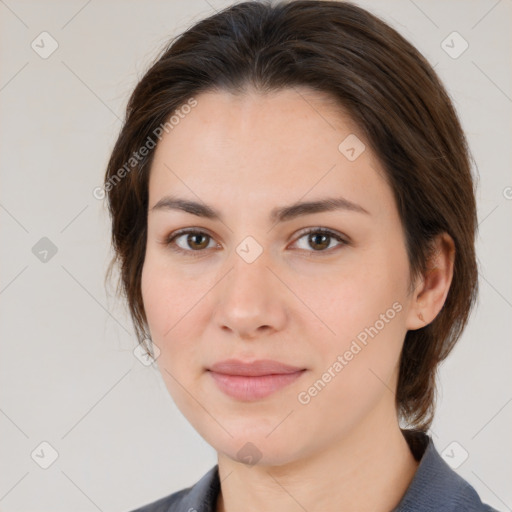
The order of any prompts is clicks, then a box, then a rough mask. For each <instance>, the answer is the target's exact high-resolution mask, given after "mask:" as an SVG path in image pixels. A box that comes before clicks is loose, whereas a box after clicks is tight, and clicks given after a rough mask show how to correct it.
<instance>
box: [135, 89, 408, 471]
mask: <svg viewBox="0 0 512 512" xmlns="http://www.w3.org/2000/svg"><path fill="white" fill-rule="evenodd" d="M195 99H196V100H197V105H196V106H195V107H194V108H192V109H190V112H189V113H188V114H187V115H185V116H182V117H181V118H180V120H179V123H177V124H175V125H174V126H173V128H172V130H169V132H168V133H165V134H164V136H163V137H162V139H161V140H160V142H159V144H158V146H157V148H156V150H155V151H156V153H155V155H154V161H153V165H152V168H151V173H150V183H149V209H148V235H147V249H146V255H145V262H144V267H143V272H142V296H143V301H144V308H145V311H146V316H147V320H148V325H149V329H150V333H151V337H152V340H153V343H154V344H155V345H156V346H157V347H158V348H159V350H160V356H159V357H158V359H157V363H158V366H159V369H160V371H161V373H162V376H163V379H164V381H165V383H166V386H167V388H168V390H169V392H170V394H171V396H172V397H173V399H174V401H175V403H176V405H177V406H178V407H179V409H180V410H181V411H182V413H183V414H184V415H185V417H186V418H187V419H188V420H189V421H190V423H191V424H192V426H193V427H194V428H195V429H196V430H197V431H198V432H199V434H200V435H201V436H202V437H203V438H204V439H205V440H206V441H207V442H208V443H209V444H211V445H212V446H213V447H214V448H215V449H216V450H217V451H218V453H219V454H222V455H223V456H226V457H230V458H231V459H233V460H241V459H242V458H244V457H245V456H249V457H252V459H253V462H258V463H259V464H273V465H276V464H284V463H287V462H288V463H289V462H293V461H298V460H300V459H301V458H304V457H307V456H311V455H313V454H315V453H318V452H319V451H321V450H323V449H328V448H329V447H332V446H334V444H335V443H341V442H343V440H344V439H348V438H349V436H351V435H353V434H354V432H356V431H358V429H363V426H365V425H366V426H367V425H369V424H372V426H373V428H374V427H375V422H380V423H382V422H385V421H389V420H390V419H392V420H395V419H396V415H395V409H394V394H393V390H394V389H395V387H396V379H397V365H398V361H399V356H400V351H401V348H402V343H403V340H404V336H405V334H406V332H407V321H408V313H409V308H410V296H409V293H408V290H409V264H408V259H407V253H406V248H405V239H404V233H403V230H402V225H401V222H400V218H399V216H398V212H397V208H396V205H395V202H394V198H393V194H392V190H391V188H390V187H389V185H388V184H387V182H386V180H385V179H384V174H383V170H382V168H381V167H379V163H378V161H377V159H376V158H375V156H374V155H373V154H372V152H371V150H370V148H369V146H368V144H367V143H366V142H365V141H364V138H363V136H362V134H361V133H360V132H359V131H358V129H357V128H356V127H355V125H354V123H352V122H351V120H350V118H348V117H347V116H346V115H345V114H343V113H342V112H341V111H340V110H338V109H336V108H335V107H334V105H333V104H332V103H330V102H329V101H328V100H329V98H328V97H325V96H322V95H321V94H320V93H318V92H314V91H311V90H308V89H306V88H303V89H300V88H297V89H286V90H282V91H279V92H273V93H271V94H268V95H261V94H258V93H255V92H247V93H245V94H244V95H240V96H234V95H232V94H230V93H227V92H209V93H203V94H201V95H199V96H197V97H196V98H195ZM347 137H349V138H348V139H347ZM355 137H357V139H356V138H355ZM362 144H365V146H366V147H365V148H364V146H363V145H362ZM171 196H172V197H171ZM170 198H172V199H174V200H176V199H180V200H184V201H187V202H197V203H199V205H200V206H202V207H205V205H207V206H208V207H209V210H208V209H206V210H205V209H204V208H203V210H201V208H197V207H195V208H185V209H181V208H179V206H177V203H176V202H174V203H172V202H171V201H170V200H169V199H170ZM327 198H329V199H332V200H339V201H338V202H337V203H336V204H337V206H336V208H335V209H330V210H326V209H325V208H323V207H321V206H318V205H317V206H316V208H309V209H308V208H306V207H304V208H299V209H293V210H283V208H285V207H288V206H292V205H296V204H297V203H304V202H307V203H310V202H313V203H316V202H321V201H323V200H325V199H327ZM182 205H183V203H182ZM212 212H213V213H215V214H216V215H218V217H217V216H216V215H205V213H210V214H211V213H212ZM272 214H274V216H272ZM189 230H190V231H191V233H188V232H187V231H189ZM228 359H236V360H239V361H242V362H246V363H251V362H254V361H257V360H272V361H276V362H279V363H282V364H285V365H288V366H291V367H293V368H295V369H296V370H297V371H293V368H292V369H290V368H288V369H286V370H285V369H282V368H279V367H277V368H275V367H272V366H269V365H268V364H267V365H263V366H261V367H258V368H256V371H255V373H258V375H259V376H257V377H256V376H247V375H246V376H245V377H244V376H240V375H238V376H235V375H236V374H237V369H236V368H234V367H230V366H225V367H224V369H223V370H222V369H221V370H222V371H223V372H227V374H228V375H226V374H220V373H216V372H214V371H212V369H214V365H215V364H217V363H220V362H222V361H225V360H228ZM253 369H254V368H253ZM238 370H239V369H238ZM286 372H288V373H286ZM238 373H240V372H238ZM271 373H273V375H272V376H270V374H271ZM265 375H266V376H265ZM361 431H363V430H361ZM247 443H250V444H247Z"/></svg>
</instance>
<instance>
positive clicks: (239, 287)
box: [213, 252, 290, 339]
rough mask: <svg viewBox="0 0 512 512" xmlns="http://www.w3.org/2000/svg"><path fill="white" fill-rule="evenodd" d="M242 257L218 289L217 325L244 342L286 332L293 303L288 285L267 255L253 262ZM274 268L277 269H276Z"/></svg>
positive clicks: (216, 303) (234, 258) (216, 302)
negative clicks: (290, 306)
mask: <svg viewBox="0 0 512 512" xmlns="http://www.w3.org/2000/svg"><path fill="white" fill-rule="evenodd" d="M248 261H250V260H246V259H244V257H243V256H240V255H239V254H238V253H236V252H235V253H234V254H233V258H231V259H230V263H232V265H231V267H230V270H229V272H228V273H227V275H225V277H224V279H223V280H222V282H221V283H219V286H218V287H216V288H218V289H217V292H216V293H217V295H216V297H215V312H214V316H213V318H214V321H215V322H216V324H217V326H218V327H219V328H221V329H223V330H225V331H229V332H230V333H231V334H232V335H233V336H235V337H236V338H240V339H255V338H257V337H258V336H261V335H268V334H271V333H272V332H276V331H280V330H282V329H283V328H284V326H285V324H286V321H287V316H288V311H289V309H288V307H287V301H288V300H290V292H289V291H288V294H287V293H286V292H287V290H286V287H285V285H284V284H283V283H282V282H281V281H280V280H279V279H278V278H277V277H276V273H278V272H279V271H278V270H276V269H275V268H271V265H272V263H271V261H270V258H268V257H267V255H266V254H265V252H263V253H262V254H261V255H260V256H259V257H258V258H256V259H255V260H254V261H252V262H250V263H249V262H248ZM272 267H275V266H274V265H273V266H272Z"/></svg>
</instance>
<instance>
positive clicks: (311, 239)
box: [298, 228, 348, 253]
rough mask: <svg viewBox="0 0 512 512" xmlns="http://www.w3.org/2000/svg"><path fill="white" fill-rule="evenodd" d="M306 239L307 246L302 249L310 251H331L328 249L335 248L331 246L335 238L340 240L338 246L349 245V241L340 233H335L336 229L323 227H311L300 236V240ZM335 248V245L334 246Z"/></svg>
mask: <svg viewBox="0 0 512 512" xmlns="http://www.w3.org/2000/svg"><path fill="white" fill-rule="evenodd" d="M302 239H306V244H307V247H301V249H304V250H306V251H309V252H313V253H315V252H320V253H325V252H330V251H328V250H327V249H329V248H333V247H331V243H332V241H333V240H335V241H337V242H338V246H343V245H347V244H348V242H347V241H346V240H344V239H343V238H342V237H341V236H340V235H339V234H337V233H335V232H334V231H330V230H328V229H322V228H313V229H309V230H308V231H306V232H305V233H303V234H302V236H301V237H299V238H298V240H302ZM310 248H312V249H313V251H311V250H310ZM334 248H335V247H334Z"/></svg>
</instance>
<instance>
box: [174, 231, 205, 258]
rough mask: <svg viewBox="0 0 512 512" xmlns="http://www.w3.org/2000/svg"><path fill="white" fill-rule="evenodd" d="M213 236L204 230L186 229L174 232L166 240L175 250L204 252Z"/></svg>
mask: <svg viewBox="0 0 512 512" xmlns="http://www.w3.org/2000/svg"><path fill="white" fill-rule="evenodd" d="M211 241H212V237H211V236H210V235H209V234H208V233H205V232H204V231H197V230H190V229H189V230H185V231H180V232H178V233H174V234H172V235H171V236H169V238H168V239H167V241H166V244H167V245H168V246H170V247H171V248H172V249H173V250H174V251H177V252H182V253H193V252H204V251H203V250H204V249H207V248H208V246H209V243H210V242H211Z"/></svg>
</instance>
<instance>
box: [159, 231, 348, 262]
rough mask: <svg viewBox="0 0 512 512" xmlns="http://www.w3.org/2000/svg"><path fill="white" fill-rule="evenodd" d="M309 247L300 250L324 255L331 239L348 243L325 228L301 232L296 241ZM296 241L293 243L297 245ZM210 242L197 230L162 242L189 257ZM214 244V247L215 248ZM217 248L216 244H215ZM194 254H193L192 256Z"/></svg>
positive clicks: (171, 236)
mask: <svg viewBox="0 0 512 512" xmlns="http://www.w3.org/2000/svg"><path fill="white" fill-rule="evenodd" d="M306 237H307V241H306V243H307V244H308V246H309V247H312V248H313V251H311V250H308V249H304V248H301V250H306V251H307V252H310V253H325V252H330V251H327V249H332V247H330V246H331V242H332V241H333V239H334V240H335V241H337V242H338V246H343V245H348V243H349V242H348V241H347V240H345V239H344V238H343V237H342V236H341V235H340V234H339V233H337V232H335V231H331V230H329V229H325V228H318V227H317V228H309V229H308V230H307V231H305V232H302V235H301V236H300V237H299V238H298V239H297V241H300V240H301V239H303V238H304V239H305V238H306ZM297 241H296V242H295V243H297ZM210 242H213V238H212V237H211V236H210V235H209V234H208V233H206V232H205V231H201V230H197V229H184V230H181V231H178V232H176V233H172V234H171V235H169V237H167V238H166V240H165V241H164V243H165V245H167V246H169V247H170V248H171V249H172V250H173V251H175V252H179V253H182V254H187V255H190V256H193V257H195V256H202V254H201V253H204V249H209V248H210V249H211V248H212V247H209V245H210ZM215 245H216V244H215V243H214V247H215ZM217 247H219V246H218V244H217ZM194 253H195V254H194Z"/></svg>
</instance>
